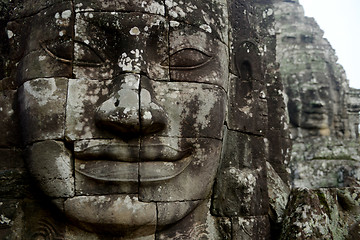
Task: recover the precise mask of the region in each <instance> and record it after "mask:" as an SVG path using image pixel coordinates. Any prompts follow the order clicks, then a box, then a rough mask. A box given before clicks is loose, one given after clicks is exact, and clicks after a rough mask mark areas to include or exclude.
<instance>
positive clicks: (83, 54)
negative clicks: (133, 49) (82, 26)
mask: <svg viewBox="0 0 360 240" xmlns="http://www.w3.org/2000/svg"><path fill="white" fill-rule="evenodd" d="M40 45H41V47H42V48H43V49H44V50H45V52H46V53H47V54H49V55H50V56H51V57H52V58H55V59H56V60H58V61H60V62H63V63H74V64H75V65H78V66H94V67H96V66H101V65H102V64H103V63H104V60H103V58H102V57H101V56H100V55H99V54H97V53H96V52H95V50H93V49H92V48H91V47H90V46H89V45H87V44H86V43H84V42H80V41H75V42H73V41H72V40H65V41H55V42H49V43H40ZM73 51H75V54H74V55H75V60H73V59H72V55H73Z"/></svg>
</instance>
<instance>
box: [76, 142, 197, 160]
mask: <svg viewBox="0 0 360 240" xmlns="http://www.w3.org/2000/svg"><path fill="white" fill-rule="evenodd" d="M190 153H191V149H190V148H187V149H184V150H183V149H177V148H174V147H171V146H168V145H163V144H149V145H144V146H140V145H137V144H99V145H95V146H91V147H88V148H85V149H82V150H76V149H75V157H76V158H77V159H83V160H113V161H121V162H139V161H141V162H145V161H163V162H174V161H177V160H180V159H182V158H185V157H187V156H189V155H190Z"/></svg>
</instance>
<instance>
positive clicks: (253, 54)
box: [235, 41, 263, 81]
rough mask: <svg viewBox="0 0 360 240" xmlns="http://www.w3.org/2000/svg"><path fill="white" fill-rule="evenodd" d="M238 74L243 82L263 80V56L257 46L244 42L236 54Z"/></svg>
mask: <svg viewBox="0 0 360 240" xmlns="http://www.w3.org/2000/svg"><path fill="white" fill-rule="evenodd" d="M235 65H236V70H237V74H238V76H239V77H240V79H241V80H242V81H251V80H261V79H262V75H263V74H262V71H261V56H260V51H259V49H258V47H257V45H256V44H255V43H253V42H251V41H243V42H242V43H240V45H239V47H238V48H237V50H236V52H235Z"/></svg>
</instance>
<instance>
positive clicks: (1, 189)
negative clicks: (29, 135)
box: [0, 149, 29, 198]
mask: <svg viewBox="0 0 360 240" xmlns="http://www.w3.org/2000/svg"><path fill="white" fill-rule="evenodd" d="M0 183H1V184H0V196H1V197H2V198H21V197H24V196H26V195H27V194H28V193H29V176H28V173H27V171H26V169H25V166H24V161H23V159H22V151H21V150H19V149H0Z"/></svg>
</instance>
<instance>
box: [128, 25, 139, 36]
mask: <svg viewBox="0 0 360 240" xmlns="http://www.w3.org/2000/svg"><path fill="white" fill-rule="evenodd" d="M129 33H130V35H133V36H138V35H139V34H140V29H139V28H138V27H133V28H131V29H130V31H129Z"/></svg>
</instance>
